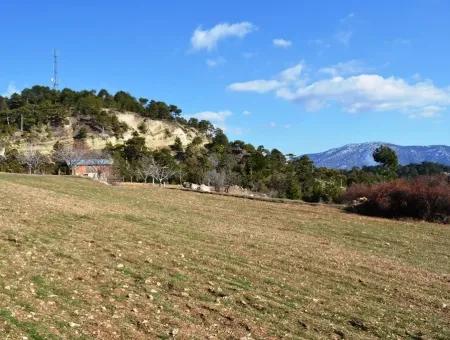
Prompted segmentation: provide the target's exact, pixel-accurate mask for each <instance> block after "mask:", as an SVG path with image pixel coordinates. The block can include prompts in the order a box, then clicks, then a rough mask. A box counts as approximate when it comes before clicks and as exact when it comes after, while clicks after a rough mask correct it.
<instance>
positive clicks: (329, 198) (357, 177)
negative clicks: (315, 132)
mask: <svg viewBox="0 0 450 340" xmlns="http://www.w3.org/2000/svg"><path fill="white" fill-rule="evenodd" d="M108 109H114V110H123V111H133V112H137V113H138V114H140V115H141V116H143V117H146V118H151V119H159V120H169V121H176V122H180V123H181V124H184V125H186V126H190V127H194V128H196V129H197V130H198V131H199V136H197V137H195V138H194V139H193V140H192V141H191V142H190V143H189V144H187V145H183V143H182V142H181V140H180V139H179V138H176V139H175V142H174V143H173V144H172V145H169V146H168V147H167V148H162V149H158V150H150V149H149V148H148V147H147V146H146V143H145V137H144V134H145V132H146V131H144V129H145V127H141V126H140V127H138V131H134V132H133V136H132V138H130V139H128V140H126V141H124V142H123V143H121V144H116V145H112V144H109V145H107V146H106V148H105V149H104V150H103V151H102V155H93V154H92V151H89V150H88V149H87V147H86V143H85V139H86V136H87V133H86V132H87V131H86V130H83V129H79V130H78V132H77V133H76V135H74V136H73V137H74V144H73V146H65V145H61V144H60V143H56V144H55V145H54V147H53V150H52V152H51V153H50V154H49V155H43V154H41V153H40V152H39V151H38V149H37V148H36V147H34V146H33V145H32V144H28V145H27V146H26V147H25V148H24V149H23V150H21V151H18V150H16V149H12V148H6V151H5V155H4V157H0V171H9V172H28V173H54V174H56V173H68V174H70V173H71V171H72V169H73V168H74V166H76V164H77V162H78V161H79V160H80V159H83V158H89V157H110V158H112V159H113V160H114V173H115V176H116V177H117V178H118V179H120V180H126V181H138V182H148V181H153V182H156V183H164V182H169V181H171V182H177V183H182V182H185V181H186V182H191V183H196V184H206V185H209V186H214V187H216V188H223V187H226V186H232V185H237V186H239V187H243V188H247V189H250V190H252V191H256V192H261V193H265V194H267V195H269V196H273V197H283V198H290V199H303V200H305V201H310V202H319V201H325V202H338V201H339V200H340V197H341V194H342V192H343V191H344V190H345V188H347V187H349V186H351V185H352V184H357V183H365V184H373V183H380V182H384V181H387V180H391V179H395V178H397V177H415V176H418V175H422V174H427V175H432V174H437V173H442V172H450V167H446V166H443V165H439V164H434V163H422V164H416V165H407V166H400V165H399V164H398V159H397V155H396V154H395V152H394V151H393V150H391V149H390V148H388V147H386V146H381V147H379V148H378V149H377V150H375V152H374V154H373V157H374V159H375V161H376V162H378V164H379V165H377V166H373V167H363V168H354V169H351V170H335V169H328V168H319V167H316V166H315V165H314V163H313V162H312V161H311V159H309V157H307V156H295V155H292V154H289V155H285V154H283V153H282V152H281V151H280V150H278V149H271V150H269V149H266V148H265V147H264V146H262V145H261V146H254V145H252V144H249V143H246V142H244V141H241V140H235V141H229V140H228V137H227V136H226V134H225V133H224V132H223V131H222V130H221V129H217V128H215V127H214V126H213V125H212V124H211V123H210V122H208V121H198V120H196V119H194V118H191V119H189V120H186V119H185V118H183V117H182V116H181V112H182V111H181V109H180V108H178V107H177V106H175V105H169V104H166V103H164V102H161V101H155V100H150V101H149V100H147V99H145V98H139V99H136V98H134V97H132V96H131V95H129V94H128V93H126V92H124V91H119V92H117V93H116V94H114V95H111V94H109V93H108V91H106V90H100V91H98V92H96V91H78V92H77V91H73V90H70V89H64V90H62V91H55V90H51V89H49V88H47V87H42V86H34V87H32V88H31V89H25V90H23V91H22V92H21V93H20V94H13V95H12V96H11V97H10V98H2V97H0V132H1V133H2V134H8V133H9V134H11V133H14V132H17V131H18V130H23V131H27V129H32V128H33V127H37V126H42V127H44V128H45V127H49V126H51V125H53V124H56V125H57V124H64V120H65V119H68V118H69V117H71V116H72V117H74V116H75V117H77V119H78V120H80V121H83V122H84V123H86V126H88V127H89V128H90V129H92V130H95V131H97V132H99V133H108V132H112V133H114V134H120V133H123V132H124V131H126V130H127V129H128V127H127V126H126V125H122V123H121V122H119V121H118V120H117V117H116V116H115V115H114V114H112V113H110V112H109V111H108ZM202 134H203V135H204V136H207V138H206V139H205V138H202V137H200V135H202ZM205 140H206V141H207V142H206V144H205Z"/></svg>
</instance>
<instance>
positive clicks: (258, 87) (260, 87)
mask: <svg viewBox="0 0 450 340" xmlns="http://www.w3.org/2000/svg"><path fill="white" fill-rule="evenodd" d="M302 70H303V63H302V62H301V63H299V64H297V65H295V66H293V67H290V68H287V69H285V70H283V71H282V72H280V73H279V74H278V75H277V77H275V79H269V80H266V79H257V80H250V81H245V82H238V83H233V84H230V85H228V89H229V90H231V91H235V92H257V93H267V92H271V91H274V90H277V89H280V88H282V87H284V86H286V85H288V84H290V83H295V82H296V81H297V80H299V79H300V74H301V72H302Z"/></svg>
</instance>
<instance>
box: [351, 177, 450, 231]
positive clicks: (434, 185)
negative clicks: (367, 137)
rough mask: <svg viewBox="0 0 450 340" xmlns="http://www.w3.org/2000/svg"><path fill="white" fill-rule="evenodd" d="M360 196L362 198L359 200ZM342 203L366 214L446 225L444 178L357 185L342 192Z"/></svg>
mask: <svg viewBox="0 0 450 340" xmlns="http://www.w3.org/2000/svg"><path fill="white" fill-rule="evenodd" d="M362 197H364V198H366V199H360V198H362ZM358 199H360V200H359V201H355V200H358ZM344 201H345V202H347V203H351V202H353V204H351V205H350V206H349V209H350V210H352V211H355V212H358V213H361V214H366V215H372V216H382V217H389V218H401V217H412V218H416V219H423V220H427V221H435V222H443V223H449V222H450V221H449V220H450V181H449V178H448V177H447V176H432V177H430V176H419V177H416V178H414V179H411V180H405V179H398V180H394V181H390V182H385V183H380V184H374V185H361V184H357V185H353V186H351V187H350V188H349V189H348V190H347V191H346V193H345V194H344Z"/></svg>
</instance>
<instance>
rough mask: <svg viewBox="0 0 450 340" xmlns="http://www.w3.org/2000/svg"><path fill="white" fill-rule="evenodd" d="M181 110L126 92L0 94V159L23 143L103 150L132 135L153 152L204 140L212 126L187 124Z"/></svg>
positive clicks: (45, 150) (40, 90)
mask: <svg viewBox="0 0 450 340" xmlns="http://www.w3.org/2000/svg"><path fill="white" fill-rule="evenodd" d="M181 112H182V111H181V109H180V108H178V107H177V106H176V105H171V104H166V103H165V102H162V101H156V100H148V99H146V98H139V99H137V98H135V97H133V96H132V95H130V94H129V93H127V92H124V91H118V92H116V93H115V94H114V95H113V94H110V93H108V91H106V90H105V89H102V90H100V91H95V90H82V91H75V90H71V89H68V88H65V89H63V90H61V91H59V90H54V89H50V88H48V87H45V86H40V85H35V86H33V87H31V88H26V89H23V90H22V91H21V92H20V93H14V94H12V95H11V96H9V97H2V96H0V155H2V154H3V153H4V152H5V148H6V147H8V148H10V149H11V148H16V149H19V150H20V149H23V146H24V144H25V143H27V144H33V145H34V146H35V147H37V148H38V149H40V151H42V152H43V153H48V152H50V151H51V150H52V148H53V146H54V144H55V143H56V142H58V141H59V142H61V143H63V144H72V143H73V142H74V140H82V141H84V142H85V143H86V144H87V145H88V146H89V147H90V148H92V149H94V150H101V149H103V148H104V147H105V146H106V144H111V145H113V146H114V145H117V144H121V143H124V142H125V141H127V140H129V139H130V138H132V136H134V135H140V136H141V137H142V138H144V139H145V144H146V146H147V147H149V148H151V149H159V148H163V147H168V146H170V145H172V144H174V143H175V140H176V139H177V140H179V142H181V144H182V145H187V144H189V143H190V142H192V140H194V138H195V137H200V139H201V140H202V141H203V143H205V142H207V141H208V137H207V135H208V134H209V133H210V132H211V131H212V129H213V126H212V124H211V123H210V122H208V121H205V120H202V121H199V120H197V119H195V118H191V119H189V120H187V119H185V118H184V117H182V116H181Z"/></svg>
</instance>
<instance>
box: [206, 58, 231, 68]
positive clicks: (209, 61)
mask: <svg viewBox="0 0 450 340" xmlns="http://www.w3.org/2000/svg"><path fill="white" fill-rule="evenodd" d="M225 63H226V60H225V58H223V57H218V58H215V59H206V65H207V66H208V67H210V68H214V67H217V66H220V65H223V64H225Z"/></svg>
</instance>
